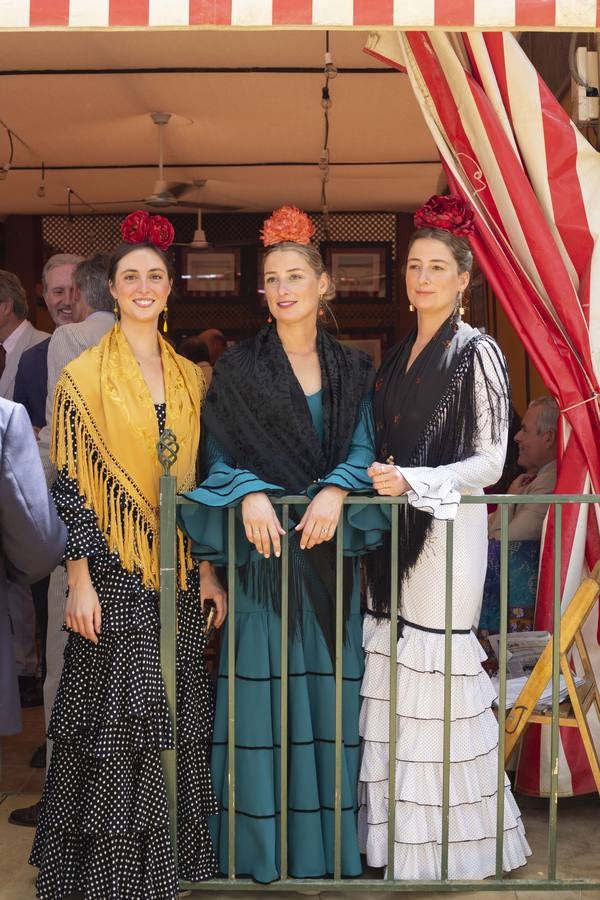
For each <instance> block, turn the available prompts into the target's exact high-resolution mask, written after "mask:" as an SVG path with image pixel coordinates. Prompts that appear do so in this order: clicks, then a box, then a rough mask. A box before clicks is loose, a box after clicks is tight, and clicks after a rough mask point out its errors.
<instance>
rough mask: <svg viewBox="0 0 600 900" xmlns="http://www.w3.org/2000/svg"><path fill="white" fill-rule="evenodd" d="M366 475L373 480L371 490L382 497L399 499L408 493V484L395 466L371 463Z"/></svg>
mask: <svg viewBox="0 0 600 900" xmlns="http://www.w3.org/2000/svg"><path fill="white" fill-rule="evenodd" d="M367 475H368V476H369V478H372V479H373V488H374V489H375V490H376V491H377V493H378V494H380V495H381V496H382V497H399V496H400V495H401V494H406V492H407V491H410V484H409V483H408V481H407V480H406V478H405V477H404V475H401V474H400V472H399V471H398V469H397V467H396V466H390V465H389V464H388V463H379V462H373V463H371V465H370V466H369V468H368V469H367Z"/></svg>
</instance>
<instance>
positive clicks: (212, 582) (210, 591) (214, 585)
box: [200, 561, 227, 628]
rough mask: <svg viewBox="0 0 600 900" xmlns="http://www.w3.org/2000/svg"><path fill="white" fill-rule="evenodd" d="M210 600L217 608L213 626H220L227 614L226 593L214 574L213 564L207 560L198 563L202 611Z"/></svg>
mask: <svg viewBox="0 0 600 900" xmlns="http://www.w3.org/2000/svg"><path fill="white" fill-rule="evenodd" d="M207 600H212V602H213V603H214V604H215V609H216V610H217V615H216V617H215V628H220V627H221V625H222V624H223V622H224V621H225V618H226V616H227V594H226V592H225V589H224V588H223V585H222V584H221V582H220V581H219V579H218V578H217V576H216V574H215V569H214V566H213V565H212V564H211V563H209V562H206V561H204V562H201V563H200V609H201V610H202V612H204V604H205V602H206V601H207Z"/></svg>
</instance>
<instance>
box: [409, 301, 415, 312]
mask: <svg viewBox="0 0 600 900" xmlns="http://www.w3.org/2000/svg"><path fill="white" fill-rule="evenodd" d="M408 311H409V312H414V311H415V308H414V306H413V305H412V303H409V304H408Z"/></svg>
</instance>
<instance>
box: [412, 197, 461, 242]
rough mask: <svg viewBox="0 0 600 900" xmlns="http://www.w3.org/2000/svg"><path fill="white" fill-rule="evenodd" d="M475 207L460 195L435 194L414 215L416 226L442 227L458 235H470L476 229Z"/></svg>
mask: <svg viewBox="0 0 600 900" xmlns="http://www.w3.org/2000/svg"><path fill="white" fill-rule="evenodd" d="M473 218H474V214H473V209H472V208H471V206H469V204H468V203H465V201H464V200H461V198H460V197H453V196H449V197H448V196H441V195H438V196H434V197H430V198H429V200H428V201H427V203H424V204H423V206H422V207H421V208H420V209H418V210H417V211H416V213H415V215H414V223H415V228H441V229H442V230H444V231H449V232H451V234H455V235H456V236H457V237H468V236H469V235H470V234H473V232H474V231H475V224H474V222H473Z"/></svg>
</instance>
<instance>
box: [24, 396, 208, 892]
mask: <svg viewBox="0 0 600 900" xmlns="http://www.w3.org/2000/svg"><path fill="white" fill-rule="evenodd" d="M156 410H157V416H158V422H159V428H160V430H161V431H162V430H163V429H164V426H165V417H166V409H165V406H164V404H163V405H161V406H158V407H156ZM72 427H73V428H74V426H72ZM71 436H72V438H73V431H72V432H71ZM157 436H158V430H157ZM53 496H54V499H55V502H56V504H57V507H58V509H59V512H60V514H61V517H62V518H63V520H64V521H65V523H66V525H67V528H68V533H69V539H68V545H67V549H66V558H67V559H80V558H83V557H87V559H88V564H89V569H90V575H91V578H92V582H93V584H94V587H95V589H96V591H97V593H98V598H99V600H100V605H101V608H102V631H101V634H100V636H99V642H98V644H97V645H94V644H92V643H91V642H90V641H88V640H86V639H85V638H83V637H82V636H81V635H79V634H75V633H72V634H71V635H70V636H69V639H68V642H67V646H66V650H65V662H64V668H63V673H62V677H61V681H60V686H59V689H58V694H57V698H56V702H55V704H54V708H53V711H52V716H51V719H50V724H49V728H48V736H49V737H50V738H51V739H52V740H53V741H54V749H53V753H52V759H51V762H50V768H49V771H48V777H47V779H46V784H45V787H44V794H43V798H42V811H41V815H40V821H39V825H38V828H37V832H36V836H35V840H34V844H33V849H32V853H31V858H30V862H31V863H32V864H33V865H36V866H38V867H39V869H40V873H39V876H38V880H37V891H38V897H40V898H41V900H57V898H62V897H63V896H65V895H67V894H72V893H77V894H81V895H83V897H84V898H85V900H124V898H125V897H128V898H132V900H134V898H135V900H147V898H149V900H174V898H176V897H177V893H178V887H177V879H178V878H183V879H189V880H192V881H197V880H202V879H206V878H210V877H212V876H213V875H214V874H215V873H216V861H215V857H214V853H213V849H212V844H211V841H210V837H209V834H208V825H207V817H208V816H209V815H210V814H212V813H214V812H215V810H216V803H215V799H214V795H213V792H212V788H211V782H210V773H209V766H208V750H209V744H210V739H211V733H212V718H213V700H212V691H211V686H210V684H209V680H208V676H207V673H206V670H205V668H204V662H203V650H204V645H205V638H204V632H203V622H202V616H201V613H200V609H199V603H198V577H197V572H196V570H194V572H193V573H192V574H191V576H190V578H189V588H188V590H187V591H183V590H179V591H178V592H177V614H178V624H179V636H178V642H177V663H176V665H177V679H176V690H177V706H178V723H177V725H178V727H177V749H178V755H177V793H178V801H177V811H178V848H177V850H178V858H177V868H176V867H175V861H174V858H173V853H172V848H171V841H170V834H169V814H168V804H167V797H166V790H165V784H164V779H163V774H162V768H161V753H162V751H164V750H167V749H172V748H173V747H174V745H175V743H174V736H173V731H172V727H171V722H170V715H169V710H168V707H167V701H166V696H165V689H164V685H163V681H162V675H161V669H160V619H159V606H158V595H157V593H156V592H155V591H152V590H148V589H146V588H144V586H143V584H142V581H141V577H140V575H139V574H137V573H131V572H128V571H126V570H125V569H124V568H123V566H122V565H121V562H120V560H119V557H118V555H117V554H115V553H111V552H110V551H109V549H108V546H107V543H106V540H105V537H104V535H103V533H102V532H101V531H100V529H99V528H98V525H97V520H96V516H95V513H94V512H93V510H91V509H89V508H88V507H87V506H86V504H85V501H84V498H83V497H82V496H81V495H80V494H79V491H78V485H77V483H76V482H75V481H74V480H72V479H71V478H69V477H68V475H67V473H66V472H65V470H64V469H63V470H62V471H61V472H60V473H59V476H58V479H57V481H56V482H55V485H54V487H53ZM150 539H151V540H152V537H151V538H150Z"/></svg>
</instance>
